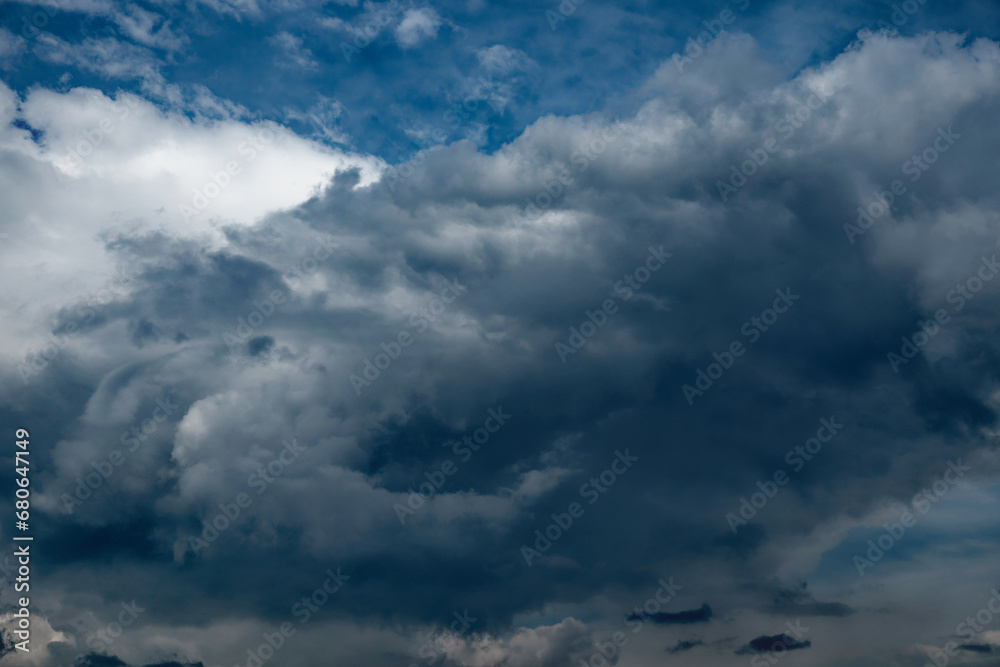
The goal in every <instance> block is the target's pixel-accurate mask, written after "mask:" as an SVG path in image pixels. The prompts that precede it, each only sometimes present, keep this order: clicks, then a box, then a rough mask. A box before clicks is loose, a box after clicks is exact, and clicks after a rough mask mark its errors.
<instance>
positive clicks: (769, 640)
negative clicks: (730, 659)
mask: <svg viewBox="0 0 1000 667" xmlns="http://www.w3.org/2000/svg"><path fill="white" fill-rule="evenodd" d="M810 646H812V642H811V641H809V640H808V639H807V640H804V641H800V640H798V639H795V638H794V637H790V636H789V635H786V634H780V635H774V636H767V635H761V636H760V637H757V638H756V639H751V640H750V641H749V642H748V643H747V644H746V646H744V647H742V648H741V649H739V650H738V651H736V653H737V654H746V653H768V652H770V653H780V652H784V651H795V650H798V649H804V648H809V647H810ZM776 649H780V651H779V650H776Z"/></svg>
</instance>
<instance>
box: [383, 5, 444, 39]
mask: <svg viewBox="0 0 1000 667" xmlns="http://www.w3.org/2000/svg"><path fill="white" fill-rule="evenodd" d="M440 26H441V17H440V16H438V14H437V12H435V11H434V10H433V9H431V8H430V7H424V8H420V9H407V10H406V11H405V12H404V13H403V18H402V20H401V21H400V22H399V25H397V26H396V29H395V31H394V32H395V35H396V43H397V44H399V45H400V46H401V47H402V48H404V49H411V48H413V47H415V46H417V45H418V44H420V42H422V41H424V40H426V39H433V38H434V37H435V36H436V35H437V31H438V28H439V27H440Z"/></svg>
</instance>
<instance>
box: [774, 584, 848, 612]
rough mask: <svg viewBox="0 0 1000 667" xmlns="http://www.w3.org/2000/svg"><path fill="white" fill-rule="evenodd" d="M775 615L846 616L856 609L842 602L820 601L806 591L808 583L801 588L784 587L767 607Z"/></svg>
mask: <svg viewBox="0 0 1000 667" xmlns="http://www.w3.org/2000/svg"><path fill="white" fill-rule="evenodd" d="M766 611H767V613H769V614H773V615H775V616H796V617H797V616H834V617H838V618H840V617H844V616H850V615H851V614H853V613H854V609H852V608H851V607H848V606H847V605H846V604H843V603H841V602H820V601H818V600H816V599H815V598H814V597H813V596H812V593H809V592H808V591H806V584H802V587H801V588H799V589H783V590H780V591H778V593H777V594H776V595H775V597H774V603H773V604H772V605H771V606H770V607H768V608H767V609H766Z"/></svg>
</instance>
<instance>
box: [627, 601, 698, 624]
mask: <svg viewBox="0 0 1000 667" xmlns="http://www.w3.org/2000/svg"><path fill="white" fill-rule="evenodd" d="M710 618H712V608H711V607H709V606H708V604H707V603H706V604H703V605H701V607H699V608H698V609H690V610H688V611H679V612H677V613H674V614H669V613H667V612H663V611H661V612H658V613H656V614H629V615H628V620H630V621H650V622H652V623H656V624H658V625H684V624H687V623H707V622H708V620H709V619H710Z"/></svg>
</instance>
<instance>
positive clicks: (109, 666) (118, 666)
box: [76, 653, 128, 667]
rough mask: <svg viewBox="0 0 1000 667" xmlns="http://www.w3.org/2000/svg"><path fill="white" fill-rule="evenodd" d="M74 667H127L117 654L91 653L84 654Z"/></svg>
mask: <svg viewBox="0 0 1000 667" xmlns="http://www.w3.org/2000/svg"><path fill="white" fill-rule="evenodd" d="M76 667H128V664H126V663H124V662H122V661H121V660H120V659H119V658H118V657H117V656H113V655H98V654H97V653H91V654H90V655H85V656H84V657H83V659H82V660H81V661H80V662H78V663H77V665H76Z"/></svg>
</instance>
